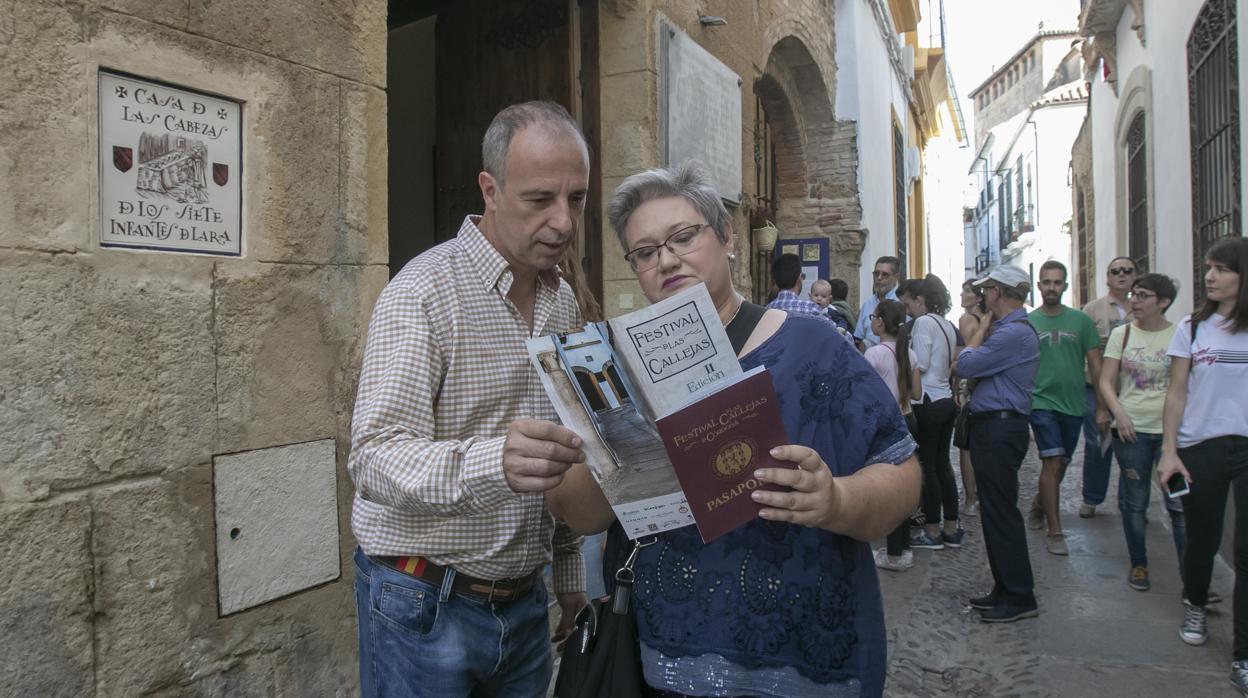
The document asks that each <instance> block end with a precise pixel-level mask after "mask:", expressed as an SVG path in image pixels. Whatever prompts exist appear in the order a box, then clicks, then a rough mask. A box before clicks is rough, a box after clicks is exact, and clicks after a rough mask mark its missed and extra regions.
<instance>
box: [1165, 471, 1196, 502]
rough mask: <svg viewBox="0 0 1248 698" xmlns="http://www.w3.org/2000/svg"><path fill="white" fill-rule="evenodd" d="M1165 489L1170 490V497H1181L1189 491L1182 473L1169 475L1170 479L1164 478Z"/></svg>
mask: <svg viewBox="0 0 1248 698" xmlns="http://www.w3.org/2000/svg"><path fill="white" fill-rule="evenodd" d="M1166 489H1168V490H1170V493H1169V496H1170V498H1171V499H1174V498H1175V497H1182V496H1183V495H1185V494H1187V493H1188V492H1190V491H1191V490H1189V489H1188V487H1187V480H1185V479H1183V473H1175V474H1173V475H1171V476H1170V479H1169V480H1166Z"/></svg>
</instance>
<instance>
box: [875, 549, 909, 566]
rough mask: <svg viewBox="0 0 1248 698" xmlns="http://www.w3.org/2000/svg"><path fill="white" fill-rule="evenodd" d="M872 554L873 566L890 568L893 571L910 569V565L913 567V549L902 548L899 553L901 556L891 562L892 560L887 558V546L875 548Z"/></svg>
mask: <svg viewBox="0 0 1248 698" xmlns="http://www.w3.org/2000/svg"><path fill="white" fill-rule="evenodd" d="M873 554H874V556H875V566H876V567H879V568H880V569H882V570H892V571H894V572H903V571H905V570H908V569H910V568H911V567H914V551H912V550H903V551H902V553H901V558H900V559H898V560H897V561H896V562H893V560H892V559H890V558H889V556H888V548H880V549H879V550H876V551H875V552H874V553H873Z"/></svg>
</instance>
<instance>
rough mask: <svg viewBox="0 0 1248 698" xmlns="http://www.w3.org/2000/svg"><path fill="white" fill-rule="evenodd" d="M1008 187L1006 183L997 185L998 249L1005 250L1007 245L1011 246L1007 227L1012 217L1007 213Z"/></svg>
mask: <svg viewBox="0 0 1248 698" xmlns="http://www.w3.org/2000/svg"><path fill="white" fill-rule="evenodd" d="M1006 189H1007V187H1006V185H1005V183H1004V182H1002V183H1000V184H998V185H997V249H998V250H1004V249H1005V247H1006V245H1009V244H1010V233H1009V230H1007V225H1008V221H1009V219H1010V217H1009V216H1008V215H1006V211H1005V206H1006V203H1005V192H1006Z"/></svg>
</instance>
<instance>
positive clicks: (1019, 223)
mask: <svg viewBox="0 0 1248 698" xmlns="http://www.w3.org/2000/svg"><path fill="white" fill-rule="evenodd" d="M1023 172H1024V170H1023V156H1022V155H1019V156H1018V160H1017V162H1016V163H1015V165H1014V175H1015V177H1016V178H1017V180H1018V182H1017V184H1016V185H1015V186H1016V192H1017V194H1016V197H1017V199H1018V200H1017V202H1015V204H1014V221H1015V224H1014V230H1016V231H1018V232H1019V233H1023V232H1026V229H1025V226H1026V224H1027V217H1026V216H1025V215H1024V211H1026V210H1027V198H1026V195H1025V194H1024V190H1023V186H1024V184H1023Z"/></svg>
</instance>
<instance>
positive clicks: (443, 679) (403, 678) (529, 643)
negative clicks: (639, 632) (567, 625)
mask: <svg viewBox="0 0 1248 698" xmlns="http://www.w3.org/2000/svg"><path fill="white" fill-rule="evenodd" d="M453 579H454V573H453V572H451V573H450V574H447V576H446V579H445V580H443V583H442V585H441V588H439V587H435V586H433V585H432V584H427V583H425V582H423V581H421V580H419V579H416V578H415V577H411V576H408V575H406V574H403V573H402V572H399V571H398V570H395V569H393V568H391V567H388V566H386V565H383V564H380V563H377V562H374V561H372V560H370V559H369V558H368V556H366V555H364V553H363V551H361V550H360V549H359V548H356V550H355V605H356V613H357V617H358V620H359V643H360V694H361V696H363V698H382V697H384V698H412V697H416V696H428V697H430V698H467V697H468V696H472V697H473V698H477V697H483V696H500V697H510V696H518V697H519V696H523V697H524V698H528V697H529V696H544V695H546V690H547V688H548V687H549V685H550V675H551V648H550V631H549V625H548V620H547V618H548V616H547V610H546V606H547V604H546V599H547V595H546V587H545V585H544V584H543V582H542V580H541V578H540V577H539V578H538V580H537V583H536V585H535V586H534V588H533V590H532V591H531V592H529V593H528V594H526V595H525V596H523V597H521V598H519V599H516V600H515V601H494V602H489V601H485V600H483V599H475V598H472V597H469V596H464V595H461V594H452V593H451V584H452V582H453Z"/></svg>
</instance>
